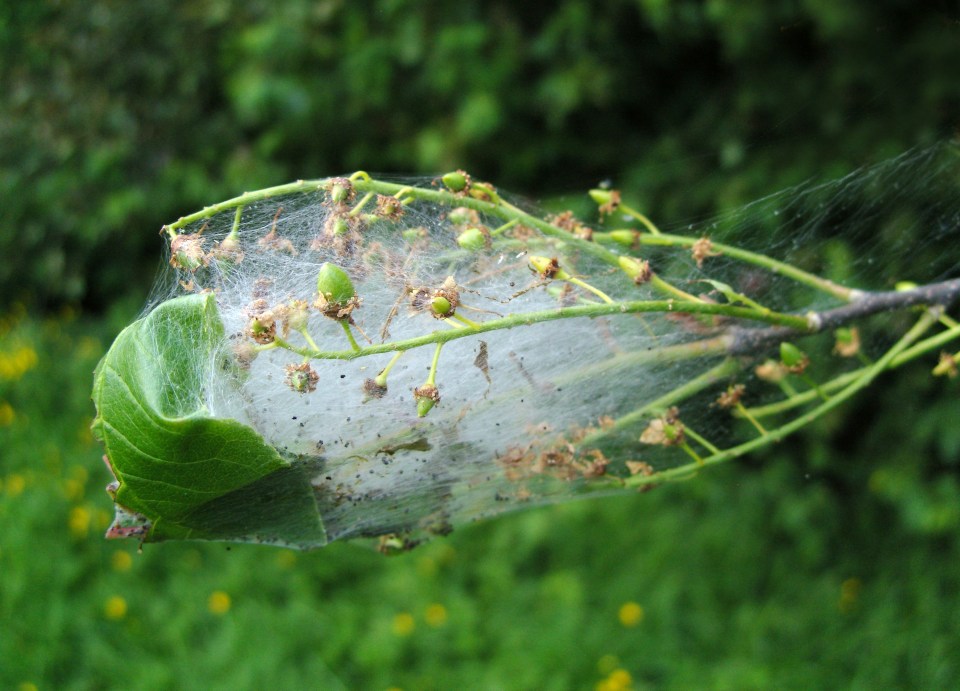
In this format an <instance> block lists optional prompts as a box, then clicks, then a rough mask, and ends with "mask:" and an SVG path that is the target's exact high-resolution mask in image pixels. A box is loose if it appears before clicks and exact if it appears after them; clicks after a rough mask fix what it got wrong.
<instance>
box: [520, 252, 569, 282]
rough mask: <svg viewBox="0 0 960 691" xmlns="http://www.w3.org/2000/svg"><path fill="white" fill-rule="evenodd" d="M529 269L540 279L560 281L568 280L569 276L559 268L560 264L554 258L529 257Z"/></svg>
mask: <svg viewBox="0 0 960 691" xmlns="http://www.w3.org/2000/svg"><path fill="white" fill-rule="evenodd" d="M530 268H531V269H533V270H534V271H536V272H537V273H538V274H539V275H540V278H556V279H558V280H561V281H562V280H563V279H565V278H570V274H568V273H567V272H566V271H564V270H563V269H561V268H560V263H559V262H558V261H557V259H556V257H554V258H553V259H551V258H550V257H538V256H533V257H530Z"/></svg>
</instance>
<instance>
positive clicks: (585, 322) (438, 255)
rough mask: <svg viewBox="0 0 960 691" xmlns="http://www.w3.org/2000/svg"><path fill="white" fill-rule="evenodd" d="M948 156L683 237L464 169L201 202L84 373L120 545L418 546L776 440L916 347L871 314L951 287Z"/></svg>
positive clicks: (761, 207) (169, 232)
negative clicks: (120, 327) (544, 203)
mask: <svg viewBox="0 0 960 691" xmlns="http://www.w3.org/2000/svg"><path fill="white" fill-rule="evenodd" d="M958 168H960V167H958V166H957V163H956V150H955V149H954V148H953V147H952V146H949V145H941V146H939V147H934V148H932V149H925V150H922V151H914V152H911V153H909V154H906V155H904V156H902V157H900V158H898V159H894V160H892V161H889V162H887V163H884V164H881V165H879V166H876V167H874V168H868V169H863V170H860V171H857V172H855V173H853V174H851V175H849V176H848V177H846V178H844V179H842V180H839V181H837V182H834V183H828V184H812V185H806V186H802V187H798V188H794V189H791V190H787V191H785V192H783V193H780V194H777V195H774V196H772V197H769V198H767V199H764V200H760V201H758V202H755V203H754V204H751V205H748V206H747V207H744V208H741V209H738V210H736V211H733V212H729V213H726V214H724V215H722V216H720V217H717V218H714V219H710V220H709V221H706V222H701V223H696V224H692V225H688V226H683V227H681V228H676V229H671V232H663V231H661V230H660V229H659V228H657V227H656V226H655V225H653V223H652V222H651V221H649V219H647V218H646V217H645V216H643V215H642V214H640V213H639V212H636V211H635V210H633V209H631V208H629V207H627V206H625V205H624V204H622V203H621V201H620V195H619V193H617V192H616V191H613V190H603V189H598V190H594V191H592V193H591V196H592V197H593V198H594V200H595V201H596V203H597V204H598V205H599V208H600V212H601V216H600V218H601V222H597V223H586V222H584V221H582V220H578V219H577V218H576V217H575V216H574V215H573V214H572V213H559V214H544V213H541V212H539V211H537V210H535V209H532V208H529V207H528V206H526V205H524V204H522V203H519V202H516V201H515V200H512V199H511V198H509V197H507V196H505V195H503V194H502V193H501V192H499V191H497V190H496V189H495V188H494V187H493V186H492V185H489V184H487V183H481V182H477V181H475V180H473V179H471V178H470V176H469V175H467V174H465V173H463V172H462V171H458V172H456V173H451V174H449V175H446V176H443V177H442V178H436V179H432V178H428V179H419V180H401V181H392V180H375V179H372V178H370V177H369V176H367V175H366V174H363V173H358V174H356V175H354V176H352V177H350V178H332V179H326V180H314V181H299V182H296V183H292V184H290V185H284V186H281V187H276V188H271V189H267V190H260V191H258V192H252V193H248V194H245V195H243V196H241V197H238V198H236V199H233V200H228V201H226V202H222V203H219V204H215V205H213V206H211V207H207V208H206V209H204V210H202V211H200V212H197V213H196V214H193V215H191V216H187V217H185V218H182V219H180V220H179V221H177V222H176V223H173V224H170V225H169V226H166V227H165V228H164V235H165V237H166V240H167V248H168V257H167V259H168V261H167V263H166V266H167V269H168V270H167V271H166V273H165V275H164V277H163V279H162V280H161V282H160V283H159V284H158V286H157V288H156V289H155V291H154V297H153V298H152V300H151V303H150V305H149V307H148V309H147V310H146V311H145V313H144V315H143V316H142V318H141V319H139V320H138V321H137V322H136V323H134V324H133V325H131V326H130V327H129V328H128V329H127V330H125V331H124V332H123V333H122V334H121V335H120V336H119V337H118V339H117V341H116V342H115V343H114V345H113V347H112V348H111V350H110V352H109V353H108V355H107V356H106V357H105V358H104V360H103V362H102V363H101V365H100V366H99V368H98V371H97V375H96V381H95V390H94V399H95V402H96V404H97V407H98V417H97V420H96V422H95V430H96V431H97V433H98V435H99V436H100V437H101V439H102V440H103V442H104V445H105V450H106V456H105V459H106V461H107V464H108V466H109V467H110V469H111V471H112V472H113V474H114V476H115V481H114V482H113V483H111V485H110V486H109V487H108V491H109V492H110V494H111V496H112V497H113V499H114V501H115V503H116V507H117V518H116V520H115V522H114V524H113V526H112V527H111V529H110V531H109V533H108V535H109V536H112V537H123V536H133V537H138V538H139V539H141V540H146V541H153V540H163V539H191V538H196V539H214V540H232V541H248V542H262V543H270V544H280V545H286V546H291V547H296V548H301V549H306V548H313V547H318V546H321V545H323V544H325V543H327V542H329V541H331V540H335V539H348V538H358V537H371V538H377V539H378V540H379V542H378V544H379V545H380V546H381V548H383V549H384V550H393V549H405V548H409V547H411V546H413V545H415V544H417V543H418V542H419V541H421V540H423V539H424V538H426V537H429V536H430V535H442V534H446V533H448V532H450V531H451V530H452V529H453V528H454V527H456V526H458V525H461V524H464V523H467V522H471V521H476V520H479V519H482V518H485V517H489V516H492V515H495V514H498V513H501V512H504V511H509V510H512V509H517V508H520V507H525V506H535V505H542V504H546V503H551V502H558V501H565V500H568V499H571V498H574V497H578V496H602V495H605V494H611V493H618V492H625V491H637V490H643V489H649V488H652V487H654V486H656V485H657V484H660V483H662V482H665V481H668V480H671V479H678V478H684V477H691V476H693V475H695V474H697V473H699V472H700V471H701V470H702V469H703V468H705V467H707V466H709V465H711V464H713V463H718V462H722V461H724V460H728V459H729V458H733V457H736V456H739V455H741V454H742V453H746V452H747V451H750V450H752V449H753V448H759V447H760V446H763V445H765V444H766V443H772V442H773V441H775V440H776V439H779V438H782V436H784V435H785V434H787V433H789V432H792V431H793V429H794V427H798V425H796V420H797V419H798V416H799V415H800V414H801V413H808V414H809V413H810V411H819V410H820V409H821V408H824V407H826V406H827V405H828V403H829V401H834V400H836V399H840V398H843V397H845V396H848V395H851V394H852V390H850V387H851V386H852V385H853V384H856V385H857V386H859V387H862V386H864V385H865V384H866V383H868V382H869V381H870V380H871V379H872V377H874V376H876V375H877V374H879V372H880V371H882V369H884V368H886V367H889V366H893V362H894V360H895V357H896V355H897V352H903V351H904V349H905V348H906V347H907V346H908V345H910V344H911V343H912V344H915V343H918V342H920V341H918V340H917V339H918V338H919V335H918V336H917V337H916V338H914V339H913V340H912V341H911V343H905V342H904V343H903V347H901V348H900V350H899V351H897V352H894V350H895V349H896V348H897V347H899V345H897V344H900V343H901V341H897V340H896V336H897V335H898V334H892V333H891V331H890V329H888V328H886V325H884V324H879V323H878V322H877V320H876V319H873V320H870V319H868V317H871V315H874V314H877V313H884V312H888V311H890V310H891V309H898V308H901V307H904V308H906V307H910V306H915V305H921V304H922V305H928V306H929V305H946V306H948V305H950V304H951V303H952V301H953V300H954V299H955V291H956V289H957V287H956V286H955V283H956V281H955V280H954V279H956V276H957V268H958V253H957V251H956V246H957V245H956V241H957V236H958V230H957V229H958V227H960V203H958V201H957V200H958V198H960V195H957V194H956V187H957V182H958V180H960V178H958V176H957V171H958ZM761 252H762V254H760V253H761ZM903 279H909V280H912V281H915V282H917V283H922V284H924V285H922V286H919V287H909V286H908V287H906V288H905V289H903V290H900V291H896V290H894V283H895V281H896V280H903ZM901 287H902V286H901ZM924 290H927V292H926V293H923V292H922V291H924ZM930 291H933V292H930ZM951 291H954V292H951ZM921 293H922V294H921ZM881 298H882V299H881ZM862 320H866V321H864V323H863V324H862V325H860V324H859V322H860V321H862ZM878 324H879V325H878ZM957 335H960V334H957ZM795 344H796V345H795ZM892 344H893V345H892ZM844 348H845V350H844ZM930 350H932V348H931V349H930ZM891 353H893V355H891ZM884 357H887V358H888V361H887V362H885V363H884V362H883V358H884ZM877 358H879V359H877ZM878 362H880V363H882V364H883V365H884V366H883V367H878V365H877V364H876V363H878ZM811 363H812V364H811ZM844 377H846V379H844ZM845 392H846V393H845ZM822 412H824V413H825V412H826V410H823V411H822ZM818 414H819V413H818ZM761 418H763V420H761ZM791 425H793V426H794V427H791Z"/></svg>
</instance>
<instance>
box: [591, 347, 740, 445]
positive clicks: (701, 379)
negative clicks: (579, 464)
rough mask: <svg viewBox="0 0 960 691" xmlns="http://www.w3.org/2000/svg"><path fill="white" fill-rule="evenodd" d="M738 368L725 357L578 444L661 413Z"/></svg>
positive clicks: (731, 360) (735, 362) (731, 359)
mask: <svg viewBox="0 0 960 691" xmlns="http://www.w3.org/2000/svg"><path fill="white" fill-rule="evenodd" d="M624 357H629V356H624ZM739 369H740V365H739V364H737V361H736V359H734V358H726V359H724V360H723V362H721V363H720V364H718V365H715V366H713V367H711V368H710V369H708V370H707V371H706V372H704V373H702V374H700V375H698V376H696V377H694V378H693V379H691V380H690V381H688V382H685V383H684V384H682V385H680V386H678V387H677V388H675V389H672V390H671V391H668V392H667V393H665V394H664V395H663V396H660V397H659V398H656V399H654V400H652V401H650V402H649V403H646V404H644V405H643V406H641V407H639V408H637V409H636V410H632V411H630V412H629V413H627V414H626V415H623V416H621V417H619V418H617V419H616V420H615V421H614V422H613V424H612V425H608V426H606V427H604V428H601V429H598V430H597V431H595V432H592V433H590V434H588V435H587V436H585V437H584V438H583V439H581V440H580V443H579V445H580V446H581V447H586V446H591V445H594V444H596V443H597V442H598V441H599V440H601V439H603V438H604V437H608V436H610V435H611V434H615V433H617V432H619V431H621V430H623V429H625V428H628V427H631V426H633V425H635V424H637V423H638V422H640V421H641V420H643V419H644V418H647V417H650V416H651V415H658V414H661V413H663V412H664V411H665V410H666V409H667V408H669V407H670V406H672V405H675V404H677V403H679V402H681V401H684V400H686V399H688V398H690V397H691V396H695V395H696V394H698V393H700V392H701V391H703V390H704V389H707V388H709V387H711V386H713V385H714V384H716V383H717V382H718V381H720V380H722V379H724V378H726V377H729V376H731V375H733V374H735V373H736V372H738V371H739Z"/></svg>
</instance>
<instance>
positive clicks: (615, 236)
mask: <svg viewBox="0 0 960 691" xmlns="http://www.w3.org/2000/svg"><path fill="white" fill-rule="evenodd" d="M637 235H639V233H637V231H635V230H611V231H610V239H611V240H613V241H614V242H618V243H620V244H621V245H624V246H626V247H633V245H634V244H635V243H636V241H637Z"/></svg>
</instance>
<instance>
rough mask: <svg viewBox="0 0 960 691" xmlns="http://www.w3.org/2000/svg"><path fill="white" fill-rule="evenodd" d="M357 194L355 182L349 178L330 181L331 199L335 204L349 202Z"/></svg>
mask: <svg viewBox="0 0 960 691" xmlns="http://www.w3.org/2000/svg"><path fill="white" fill-rule="evenodd" d="M355 194H356V192H355V191H354V189H353V183H352V182H350V180H348V179H347V178H336V179H334V180H331V181H330V199H331V200H332V201H333V202H334V203H335V204H348V203H350V202H351V201H352V200H353V197H354V195H355Z"/></svg>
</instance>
